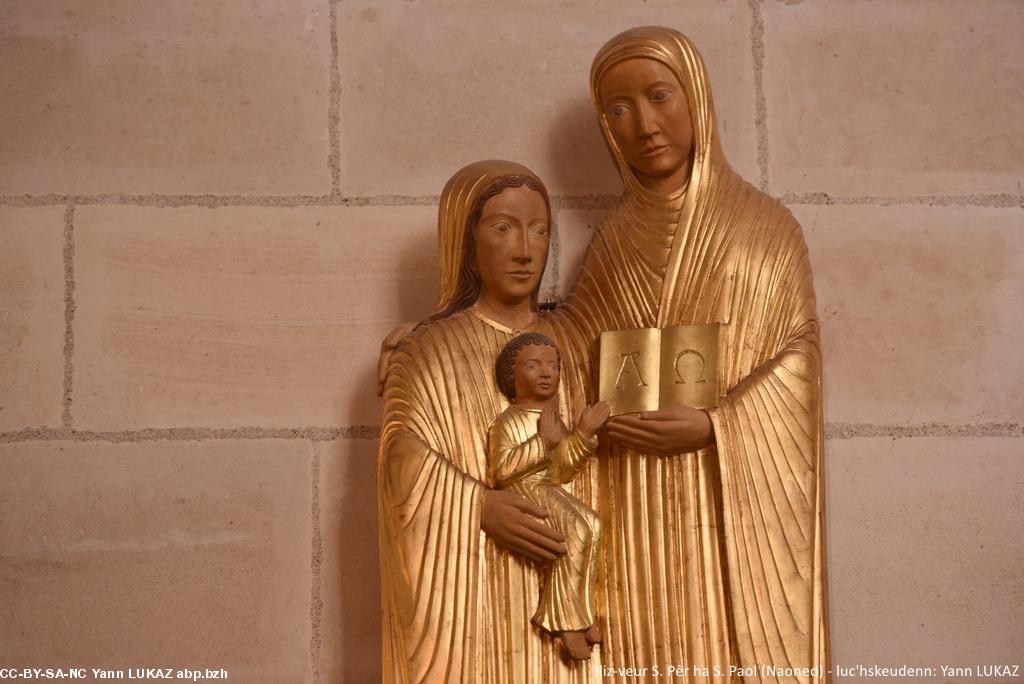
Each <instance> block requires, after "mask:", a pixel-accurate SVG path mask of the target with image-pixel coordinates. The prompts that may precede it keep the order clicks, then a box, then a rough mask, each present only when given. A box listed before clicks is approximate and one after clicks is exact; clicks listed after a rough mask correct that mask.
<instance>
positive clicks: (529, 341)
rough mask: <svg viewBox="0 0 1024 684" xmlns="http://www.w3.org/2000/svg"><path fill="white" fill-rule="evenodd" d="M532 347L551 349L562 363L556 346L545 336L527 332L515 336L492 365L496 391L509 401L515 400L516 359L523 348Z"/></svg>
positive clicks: (560, 354)
mask: <svg viewBox="0 0 1024 684" xmlns="http://www.w3.org/2000/svg"><path fill="white" fill-rule="evenodd" d="M533 345H539V346H546V347H551V348H552V349H554V350H555V355H556V356H557V358H558V362H559V364H561V362H562V353H561V352H560V351H558V345H557V344H555V343H554V341H553V340H552V339H551V338H550V337H548V336H547V335H541V334H540V333H535V332H528V333H523V334H522V335H517V336H516V337H513V338H512V339H511V340H509V341H508V344H506V345H505V346H504V348H502V350H501V353H500V354H498V360H497V361H496V362H495V364H494V374H495V377H496V379H497V381H498V389H500V390H501V393H502V394H504V395H505V396H506V397H508V400H509V401H515V400H516V357H517V356H518V355H519V352H520V351H521V350H522V349H523V348H524V347H532V346H533Z"/></svg>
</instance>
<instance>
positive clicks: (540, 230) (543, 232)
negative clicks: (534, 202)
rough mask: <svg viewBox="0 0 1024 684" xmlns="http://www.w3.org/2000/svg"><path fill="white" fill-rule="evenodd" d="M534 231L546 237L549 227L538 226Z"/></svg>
mask: <svg viewBox="0 0 1024 684" xmlns="http://www.w3.org/2000/svg"><path fill="white" fill-rule="evenodd" d="M533 232H534V233H536V234H537V235H540V236H541V237H544V236H546V235H547V234H548V227H547V226H537V227H536V228H534V229H533Z"/></svg>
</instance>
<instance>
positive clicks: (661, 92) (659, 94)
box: [651, 88, 672, 102]
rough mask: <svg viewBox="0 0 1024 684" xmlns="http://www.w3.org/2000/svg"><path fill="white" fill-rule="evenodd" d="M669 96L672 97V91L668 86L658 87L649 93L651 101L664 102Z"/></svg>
mask: <svg viewBox="0 0 1024 684" xmlns="http://www.w3.org/2000/svg"><path fill="white" fill-rule="evenodd" d="M670 97H672V91H671V90H669V89H668V88H658V89H657V90H655V91H654V92H653V93H652V94H651V100H652V101H653V102H664V101H665V100H667V99H669V98H670Z"/></svg>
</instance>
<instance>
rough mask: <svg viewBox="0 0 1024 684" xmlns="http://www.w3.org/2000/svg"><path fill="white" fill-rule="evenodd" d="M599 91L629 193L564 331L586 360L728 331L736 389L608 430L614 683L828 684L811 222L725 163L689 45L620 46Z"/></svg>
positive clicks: (582, 278) (671, 37)
mask: <svg viewBox="0 0 1024 684" xmlns="http://www.w3.org/2000/svg"><path fill="white" fill-rule="evenodd" d="M591 92H592V95H593V99H594V103H595V105H596V107H597V111H598V118H599V119H600V125H601V130H602V131H603V133H604V136H605V139H606V141H607V143H608V147H609V148H610V150H611V152H612V155H613V157H614V159H615V162H616V164H617V165H618V169H619V172H620V174H621V175H622V179H623V181H624V184H625V193H624V194H623V196H622V199H621V202H620V203H619V205H618V206H617V207H616V208H615V209H614V210H613V211H612V213H611V215H610V216H609V217H608V218H607V220H606V221H604V223H603V225H601V226H600V228H599V229H598V231H597V232H596V234H595V236H594V238H593V240H592V242H591V244H590V246H589V248H588V250H587V253H586V256H585V258H584V265H583V269H582V272H581V274H580V275H579V277H578V279H577V281H576V284H575V286H574V288H573V290H572V293H571V295H570V296H569V298H568V299H567V301H566V303H565V306H564V308H563V310H562V311H561V312H559V314H558V315H557V316H556V318H561V319H562V321H561V323H562V324H563V325H567V326H568V328H570V329H571V331H570V333H569V337H570V338H575V339H577V340H578V341H579V342H580V343H581V345H582V349H583V350H593V347H594V345H595V343H596V340H597V338H598V337H599V335H600V333H601V332H602V331H610V330H624V329H633V328H650V327H654V328H665V327H668V326H674V325H680V324H711V323H719V324H721V330H722V332H721V342H720V344H721V347H720V353H719V364H718V365H719V367H718V369H717V372H718V377H719V383H720V386H721V387H722V388H723V390H725V391H724V396H723V397H722V399H721V400H720V402H719V404H718V406H717V407H715V408H713V409H711V410H709V411H701V410H697V409H695V408H689V407H684V406H672V407H667V408H666V407H663V408H662V410H660V411H654V412H650V413H646V414H643V415H640V416H623V417H618V418H613V419H612V420H611V421H610V422H609V428H608V431H609V436H610V437H611V446H610V448H609V449H607V451H606V453H605V458H603V459H602V462H601V471H600V477H599V490H600V497H599V505H598V510H599V512H600V514H601V517H602V520H603V523H604V535H605V539H606V544H605V571H604V578H605V581H604V585H603V592H602V593H603V597H604V609H603V611H602V612H603V613H604V614H605V616H606V620H607V623H606V631H605V641H604V644H603V645H602V658H603V662H604V666H605V670H604V672H605V674H606V675H607V676H610V677H613V678H621V680H622V681H627V680H628V681H634V680H633V679H632V678H631V677H630V676H629V671H628V670H627V669H626V668H633V671H632V672H633V674H634V675H635V674H637V673H638V670H640V669H641V668H647V669H646V676H647V677H653V676H655V674H656V672H655V671H654V669H653V668H658V671H660V673H661V675H662V676H665V675H666V674H667V671H668V669H669V668H670V667H672V668H676V669H675V674H676V676H678V675H680V674H682V673H685V678H684V679H683V680H682V681H716V682H717V681H759V682H819V681H826V680H827V667H826V664H827V650H828V632H827V622H826V610H825V597H826V594H825V564H824V562H825V553H824V534H823V533H824V519H823V513H822V511H823V508H822V504H823V500H824V494H823V483H824V477H823V473H822V457H823V451H822V440H823V436H822V410H821V354H820V347H819V340H818V322H817V320H816V316H815V301H814V292H813V289H812V283H811V269H810V264H809V262H808V256H807V249H806V246H805V244H804V240H803V236H802V234H801V231H800V226H799V225H798V224H797V223H796V221H795V220H794V219H793V217H792V215H791V214H790V213H789V211H788V210H786V209H785V208H784V207H783V206H781V205H780V204H779V203H778V202H777V201H775V200H774V199H772V198H771V197H769V196H767V195H765V194H764V193H762V192H759V191H758V190H756V189H755V188H754V187H752V186H751V185H750V184H748V183H747V182H745V181H744V180H743V179H742V178H740V177H739V176H738V175H736V173H735V172H733V171H732V169H731V168H730V167H729V165H728V163H727V162H726V160H725V158H724V157H723V155H722V149H721V146H720V143H719V139H718V134H717V130H716V128H715V117H714V109H713V106H712V99H711V91H710V86H709V83H708V77H707V72H706V70H705V67H704V62H703V60H702V59H701V56H700V54H699V53H698V52H697V50H696V49H695V48H694V46H693V44H692V43H691V42H690V41H689V40H688V39H687V38H685V37H684V36H683V35H682V34H680V33H678V32H677V31H674V30H671V29H667V28H660V27H647V28H638V29H633V30H630V31H626V32H625V33H622V34H620V35H619V36H616V37H615V38H613V39H612V40H611V41H609V42H608V43H607V44H606V45H605V46H604V47H603V48H602V49H601V50H600V52H599V53H598V54H597V56H596V58H595V59H594V63H593V67H592V70H591ZM571 371H572V369H571V368H569V369H567V372H571ZM580 372H581V373H582V376H581V377H580V379H579V382H580V383H581V384H583V385H585V386H588V387H589V390H590V392H589V393H590V394H591V396H589V397H588V396H584V397H577V398H576V401H577V403H578V404H579V405H582V403H583V402H586V401H589V400H592V399H593V396H592V395H593V392H594V387H593V370H592V369H587V368H583V367H580ZM676 681H680V680H676Z"/></svg>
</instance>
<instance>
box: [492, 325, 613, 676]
mask: <svg viewBox="0 0 1024 684" xmlns="http://www.w3.org/2000/svg"><path fill="white" fill-rule="evenodd" d="M560 362H561V360H560V357H559V352H558V348H557V347H556V346H555V343H554V342H552V341H551V339H549V338H548V337H545V336H544V335H541V334H539V333H525V334H522V335H519V336H518V337H515V338H513V339H512V340H511V341H509V343H508V344H506V345H505V348H504V349H502V350H501V354H500V355H499V356H498V361H497V364H496V366H497V368H496V370H497V380H498V387H499V389H501V391H502V393H503V394H504V395H505V396H506V397H508V399H509V402H511V404H510V406H509V407H508V408H507V409H505V411H503V412H502V413H501V415H499V416H498V417H497V418H495V420H494V423H493V424H492V425H491V429H490V433H489V441H488V459H487V464H488V471H489V475H490V479H491V481H492V482H493V483H494V484H495V486H496V487H497V488H498V489H508V490H511V491H514V492H515V493H517V494H519V495H521V496H524V497H526V498H527V499H529V500H530V501H532V502H534V503H536V504H537V505H539V506H541V507H543V508H544V509H545V510H547V511H548V514H549V517H548V518H547V520H546V521H545V522H547V523H548V524H550V525H551V526H552V527H554V528H556V529H557V530H558V531H559V532H561V533H562V534H564V535H565V543H566V546H567V547H568V551H567V552H566V553H565V554H564V555H562V556H559V557H558V558H556V559H555V560H554V561H553V562H552V563H551V566H550V567H549V568H548V570H547V576H546V577H545V578H544V588H543V591H542V593H541V597H540V604H539V605H538V606H537V611H536V613H534V616H533V619H532V622H533V624H534V625H536V626H537V627H539V628H541V629H543V630H545V631H547V632H549V633H551V634H552V635H553V636H554V637H555V638H556V639H560V640H561V642H562V645H563V646H564V648H565V650H566V651H567V652H568V655H569V656H570V657H571V658H574V659H576V660H586V659H588V658H590V645H591V644H593V643H597V642H599V641H600V640H601V636H600V628H599V626H598V625H597V624H596V622H595V620H594V606H593V598H592V596H591V587H592V585H593V578H594V573H595V568H596V563H597V544H598V540H599V537H600V532H601V521H600V519H599V518H598V516H597V513H595V512H594V511H593V510H591V509H590V508H589V507H588V506H586V505H584V504H583V503H582V502H580V501H579V500H577V499H576V498H574V497H573V496H571V495H570V494H569V493H568V492H566V491H565V490H564V489H562V488H561V486H560V485H562V484H564V483H566V482H570V481H571V480H572V478H573V477H575V476H576V474H577V473H578V472H579V471H580V469H581V468H582V467H583V464H584V462H585V461H586V459H587V458H588V457H589V456H592V455H593V454H594V451H595V449H596V448H597V437H596V433H597V431H598V430H599V429H600V428H601V426H602V425H603V424H604V422H605V421H606V420H607V419H608V414H609V408H608V405H607V404H606V403H605V402H600V403H597V404H595V405H593V406H590V407H588V408H587V409H585V410H584V411H583V414H582V415H581V416H580V419H579V423H578V424H577V426H576V429H575V430H573V431H572V432H569V430H567V429H566V427H565V426H564V425H563V424H562V421H560V420H559V419H558V416H557V413H556V410H555V406H554V401H553V400H552V399H553V397H554V396H555V395H556V394H557V392H558V381H559V376H560V371H561V369H560Z"/></svg>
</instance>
